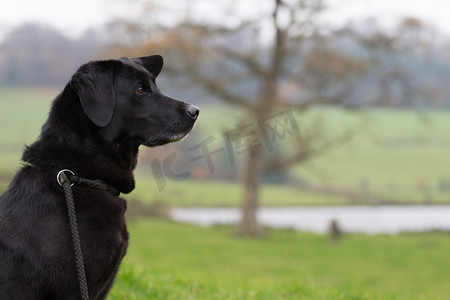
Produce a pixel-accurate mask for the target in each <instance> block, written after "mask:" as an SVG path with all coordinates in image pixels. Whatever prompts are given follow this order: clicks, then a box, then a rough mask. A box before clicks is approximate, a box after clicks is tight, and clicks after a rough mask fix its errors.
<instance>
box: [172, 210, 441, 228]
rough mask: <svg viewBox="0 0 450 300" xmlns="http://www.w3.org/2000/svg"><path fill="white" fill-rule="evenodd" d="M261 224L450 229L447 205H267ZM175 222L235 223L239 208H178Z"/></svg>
mask: <svg viewBox="0 0 450 300" xmlns="http://www.w3.org/2000/svg"><path fill="white" fill-rule="evenodd" d="M257 216H258V220H259V222H260V223H261V224H263V225H264V226H268V227H274V228H292V229H296V230H301V231H309V232H315V233H325V232H327V231H328V228H329V226H330V222H331V221H332V220H336V221H337V222H338V225H339V228H340V229H341V230H342V231H344V232H360V233H368V234H377V233H392V234H393V233H399V232H419V231H427V230H450V205H449V206H447V205H445V206H342V207H264V208H261V209H260V210H259V212H258V215H257ZM171 217H172V219H173V220H175V221H179V222H186V223H192V224H197V225H202V226H212V225H217V224H235V223H236V222H238V221H239V219H240V217H241V213H240V211H239V209H238V208H175V209H173V210H172V212H171Z"/></svg>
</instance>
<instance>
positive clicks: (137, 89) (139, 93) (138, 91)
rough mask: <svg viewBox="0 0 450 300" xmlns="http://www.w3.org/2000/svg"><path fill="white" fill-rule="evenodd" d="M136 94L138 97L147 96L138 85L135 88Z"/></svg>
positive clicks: (143, 89)
mask: <svg viewBox="0 0 450 300" xmlns="http://www.w3.org/2000/svg"><path fill="white" fill-rule="evenodd" d="M136 94H138V95H139V96H145V95H147V91H146V90H145V88H144V87H143V86H142V85H140V86H138V87H137V88H136Z"/></svg>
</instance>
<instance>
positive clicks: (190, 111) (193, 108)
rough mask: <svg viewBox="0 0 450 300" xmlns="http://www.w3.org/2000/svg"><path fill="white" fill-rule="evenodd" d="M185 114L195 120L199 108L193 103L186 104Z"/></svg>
mask: <svg viewBox="0 0 450 300" xmlns="http://www.w3.org/2000/svg"><path fill="white" fill-rule="evenodd" d="M186 111H187V114H188V115H189V117H191V118H192V119H193V120H196V119H197V117H198V114H199V113H200V109H199V108H198V107H197V106H195V105H188V107H187V108H186Z"/></svg>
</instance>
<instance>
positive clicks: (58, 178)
mask: <svg viewBox="0 0 450 300" xmlns="http://www.w3.org/2000/svg"><path fill="white" fill-rule="evenodd" d="M64 172H69V173H70V174H72V175H73V176H75V173H74V172H72V171H71V170H69V169H62V170H61V171H59V172H58V174H57V175H56V181H57V182H58V184H59V185H60V186H63V184H64V183H65V182H66V181H68V182H70V180H69V179H68V178H67V176H66V174H64ZM74 184H75V182H72V183H70V186H73V185H74Z"/></svg>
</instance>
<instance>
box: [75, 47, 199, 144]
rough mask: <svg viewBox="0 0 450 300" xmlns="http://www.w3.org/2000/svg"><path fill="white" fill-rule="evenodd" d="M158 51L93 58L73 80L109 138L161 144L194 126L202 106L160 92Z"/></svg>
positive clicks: (91, 115)
mask: <svg viewBox="0 0 450 300" xmlns="http://www.w3.org/2000/svg"><path fill="white" fill-rule="evenodd" d="M162 67H163V58H162V57H161V56H159V55H152V56H147V57H139V58H134V59H128V58H121V59H119V60H105V61H94V62H90V63H87V64H85V65H83V66H81V67H80V68H79V69H78V71H77V72H76V73H75V74H74V75H73V77H72V79H71V82H70V84H71V86H72V87H73V88H74V90H75V92H76V93H77V94H78V97H79V99H80V102H81V105H82V107H83V111H84V113H85V114H86V116H87V117H88V118H89V120H90V121H91V122H92V123H93V124H94V125H95V126H97V127H98V128H99V132H100V133H101V135H102V136H103V137H104V138H105V139H106V140H108V141H111V142H114V141H115V142H121V141H124V140H127V141H134V142H136V143H138V144H140V145H145V146H149V147H152V146H159V145H164V144H167V143H171V142H176V141H178V140H181V139H182V138H184V137H185V136H186V135H188V134H189V132H190V131H191V130H192V128H193V127H194V123H195V121H196V119H197V117H198V115H199V109H198V107H196V106H194V105H190V104H187V103H184V102H182V101H178V100H175V99H172V98H170V97H167V96H165V95H164V94H162V93H161V91H160V90H159V89H158V87H157V86H156V83H155V79H156V77H157V76H158V75H159V73H160V72H161V69H162Z"/></svg>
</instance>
